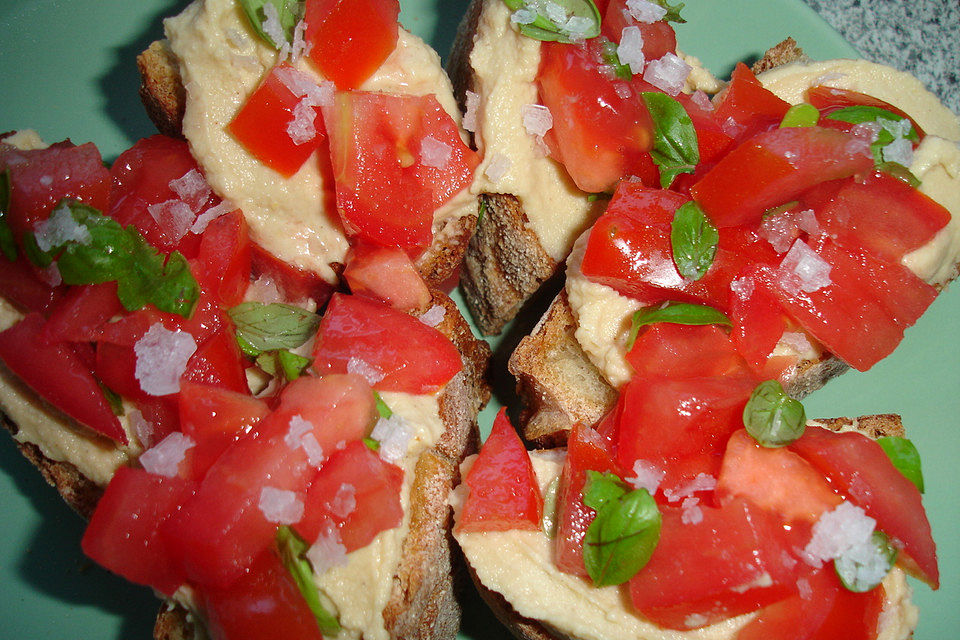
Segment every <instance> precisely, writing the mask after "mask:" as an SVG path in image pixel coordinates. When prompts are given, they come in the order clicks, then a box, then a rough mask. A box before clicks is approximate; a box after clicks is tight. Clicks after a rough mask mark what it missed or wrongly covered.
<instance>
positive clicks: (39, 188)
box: [0, 142, 110, 241]
mask: <svg viewBox="0 0 960 640" xmlns="http://www.w3.org/2000/svg"><path fill="white" fill-rule="evenodd" d="M5 170H9V171H10V211H9V213H8V215H7V218H6V219H7V222H9V224H10V228H11V229H12V230H13V235H14V237H15V238H16V239H17V241H20V240H21V238H22V236H23V234H24V233H26V232H33V231H34V225H36V223H37V222H39V221H41V220H46V219H47V218H48V217H49V216H50V212H51V211H52V210H53V207H54V205H56V204H57V203H58V202H59V201H60V200H62V199H63V198H71V199H74V200H81V201H83V202H85V203H87V204H89V205H90V206H92V207H94V208H96V209H100V210H101V211H103V210H105V209H106V208H107V203H108V197H109V194H110V174H109V172H108V171H107V170H106V168H104V166H103V160H102V159H101V157H100V152H99V151H98V150H97V148H96V147H95V146H94V145H93V143H89V142H88V143H87V144H82V145H80V146H74V145H73V143H71V142H61V143H58V144H55V145H51V146H50V147H47V148H46V149H35V150H31V151H21V150H19V149H16V148H14V147H12V146H10V145H7V144H0V171H5Z"/></svg>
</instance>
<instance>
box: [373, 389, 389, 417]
mask: <svg viewBox="0 0 960 640" xmlns="http://www.w3.org/2000/svg"><path fill="white" fill-rule="evenodd" d="M373 396H374V398H376V400H377V413H379V414H380V417H381V418H389V417H391V416H392V415H393V409H391V408H390V407H388V406H387V403H386V402H384V401H383V397H382V396H381V395H380V394H379V393H377V392H376V391H374V392H373Z"/></svg>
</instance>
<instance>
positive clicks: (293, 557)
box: [275, 525, 340, 635]
mask: <svg viewBox="0 0 960 640" xmlns="http://www.w3.org/2000/svg"><path fill="white" fill-rule="evenodd" d="M275 542H276V546H277V553H278V555H279V556H280V560H281V561H282V562H283V566H284V567H286V569H287V571H288V572H289V573H290V576H291V577H292V578H293V582H294V583H295V584H296V585H297V589H299V591H300V595H302V596H303V599H304V600H305V601H306V602H307V606H309V607H310V611H311V612H312V613H313V616H314V618H316V620H317V626H318V627H319V628H320V631H321V633H323V634H324V635H328V634H329V635H334V634H337V633H339V632H340V621H339V620H337V616H336V614H335V613H331V612H330V610H331V609H333V610H335V608H334V607H333V605H332V602H330V601H329V599H328V598H325V597H324V595H323V594H322V593H321V592H320V589H319V588H318V587H317V583H316V582H315V581H314V579H313V568H312V567H311V566H310V561H309V560H307V557H306V554H307V550H308V549H309V548H310V545H308V544H307V543H306V542H305V541H304V540H303V538H301V537H300V536H299V535H298V534H297V532H296V531H294V530H293V529H292V528H290V527H288V526H286V525H281V526H279V527H277V535H276V537H275ZM324 600H327V603H326V605H325V604H324ZM328 607H329V609H328Z"/></svg>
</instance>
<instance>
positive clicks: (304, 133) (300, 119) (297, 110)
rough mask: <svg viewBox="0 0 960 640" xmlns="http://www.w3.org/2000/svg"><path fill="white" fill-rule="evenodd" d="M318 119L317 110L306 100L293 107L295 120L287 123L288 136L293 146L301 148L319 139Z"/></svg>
mask: <svg viewBox="0 0 960 640" xmlns="http://www.w3.org/2000/svg"><path fill="white" fill-rule="evenodd" d="M316 118H317V112H316V110H315V109H314V108H313V107H311V106H310V105H309V104H307V102H306V100H301V101H300V102H298V103H297V104H296V106H294V107H293V118H292V119H291V120H290V122H288V123H287V135H288V136H289V137H290V140H291V142H293V144H295V145H297V146H300V145H302V144H306V143H308V142H310V141H311V140H313V139H314V138H316V137H317V127H316V125H315V124H314V121H315V120H316Z"/></svg>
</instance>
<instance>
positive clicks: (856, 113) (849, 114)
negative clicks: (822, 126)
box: [824, 105, 920, 142]
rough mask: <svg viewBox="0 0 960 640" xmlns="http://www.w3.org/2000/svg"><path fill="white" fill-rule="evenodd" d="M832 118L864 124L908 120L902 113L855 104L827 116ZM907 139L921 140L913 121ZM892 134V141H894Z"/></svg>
mask: <svg viewBox="0 0 960 640" xmlns="http://www.w3.org/2000/svg"><path fill="white" fill-rule="evenodd" d="M824 117H826V118H830V119H831V120H840V121H841V122H849V123H850V124H863V123H864V122H876V121H877V120H891V121H893V122H900V121H901V120H907V118H904V117H903V116H901V115H898V114H896V113H893V112H892V111H888V110H886V109H883V108H881V107H873V106H868V105H855V106H852V107H844V108H842V109H837V110H836V111H833V112H831V113H829V114H827V115H826V116H824ZM904 137H906V139H907V140H910V141H912V142H918V141H919V140H920V135H919V134H918V133H917V129H916V127H914V126H913V124H912V123H911V125H910V131H909V132H908V133H907V135H906V136H904ZM892 138H893V136H892V134H891V141H892Z"/></svg>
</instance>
